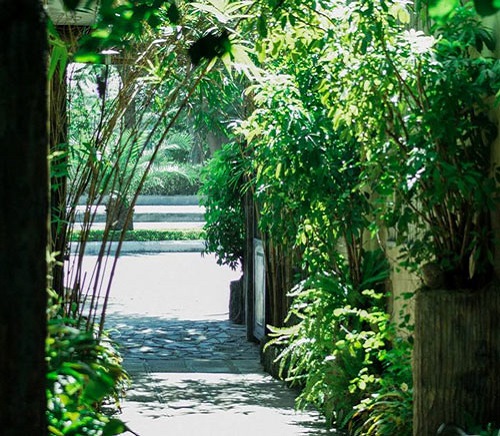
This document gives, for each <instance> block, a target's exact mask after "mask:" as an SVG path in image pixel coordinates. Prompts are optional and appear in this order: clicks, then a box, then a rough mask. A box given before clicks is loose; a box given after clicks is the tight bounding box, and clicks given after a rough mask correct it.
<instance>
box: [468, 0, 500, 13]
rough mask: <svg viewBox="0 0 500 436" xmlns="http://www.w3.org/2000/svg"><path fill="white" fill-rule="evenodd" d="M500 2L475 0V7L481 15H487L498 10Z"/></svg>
mask: <svg viewBox="0 0 500 436" xmlns="http://www.w3.org/2000/svg"><path fill="white" fill-rule="evenodd" d="M498 3H499V2H498V1H496V0H474V7H475V8H476V11H477V13H478V14H479V15H482V16H483V17H485V16H488V15H493V14H495V13H497V12H498V9H499V6H500V5H499V4H498Z"/></svg>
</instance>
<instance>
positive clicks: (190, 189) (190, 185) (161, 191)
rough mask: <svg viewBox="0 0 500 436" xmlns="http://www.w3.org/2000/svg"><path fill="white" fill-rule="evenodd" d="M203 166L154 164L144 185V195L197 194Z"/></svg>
mask: <svg viewBox="0 0 500 436" xmlns="http://www.w3.org/2000/svg"><path fill="white" fill-rule="evenodd" d="M200 172H201V167H199V166H192V165H177V164H167V165H164V166H159V165H158V166H153V167H152V168H151V171H150V172H149V174H148V176H147V178H146V180H145V182H144V185H143V186H142V188H141V194H143V195H196V194H197V192H198V190H199V188H200V185H201V181H200Z"/></svg>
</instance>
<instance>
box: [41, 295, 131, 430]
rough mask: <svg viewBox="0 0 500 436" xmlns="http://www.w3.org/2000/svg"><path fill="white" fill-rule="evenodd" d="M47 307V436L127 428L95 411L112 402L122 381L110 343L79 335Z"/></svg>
mask: <svg viewBox="0 0 500 436" xmlns="http://www.w3.org/2000/svg"><path fill="white" fill-rule="evenodd" d="M58 313H59V309H58V306H57V305H53V306H52V307H51V314H50V319H49V322H48V338H47V342H46V355H47V365H48V372H47V421H48V430H49V434H51V435H57V436H60V435H75V436H76V435H78V436H83V435H89V436H91V435H99V436H100V435H102V436H111V435H115V434H122V433H124V432H126V431H127V427H126V426H125V425H124V424H123V423H122V422H121V421H119V420H117V419H114V418H111V417H110V416H108V415H106V414H105V413H103V412H102V411H101V410H100V409H101V406H103V405H104V403H105V402H106V401H109V400H112V401H113V402H115V403H117V402H118V400H119V398H120V397H121V396H122V394H123V389H124V388H125V386H126V384H127V380H128V376H127V374H126V373H125V372H124V370H123V368H122V366H121V363H122V359H121V357H120V354H119V353H118V351H117V350H116V348H115V345H114V344H113V343H112V342H111V341H110V340H109V339H107V338H106V337H101V338H100V339H98V338H96V336H95V335H94V334H93V333H92V332H85V331H83V330H81V329H80V328H79V327H78V326H76V325H75V322H74V321H72V320H71V319H67V318H62V317H60V316H59V315H58Z"/></svg>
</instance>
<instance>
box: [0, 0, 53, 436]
mask: <svg viewBox="0 0 500 436" xmlns="http://www.w3.org/2000/svg"><path fill="white" fill-rule="evenodd" d="M0 10H1V11H2V12H1V15H0V41H1V42H2V43H1V44H0V89H1V90H2V91H1V95H0V147H1V159H0V205H1V206H0V208H1V209H0V210H1V212H0V289H1V292H2V301H1V304H0V374H1V377H2V381H1V382H0V433H1V434H2V435H3V436H19V435H26V436H27V435H37V436H44V435H46V434H47V425H46V418H45V411H46V396H45V385H46V382H45V377H46V364H45V338H46V322H47V319H46V316H47V315H46V312H47V263H46V250H47V236H48V225H49V224H48V207H49V206H48V203H49V198H48V197H49V183H48V177H49V176H48V165H47V155H48V135H47V95H46V93H47V83H46V82H47V78H46V70H47V57H46V54H47V35H46V27H45V26H46V23H45V19H44V14H43V11H42V3H41V2H40V1H39V0H18V1H15V2H13V1H5V0H0Z"/></svg>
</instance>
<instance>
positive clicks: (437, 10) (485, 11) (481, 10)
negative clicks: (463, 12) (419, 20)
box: [429, 0, 500, 22]
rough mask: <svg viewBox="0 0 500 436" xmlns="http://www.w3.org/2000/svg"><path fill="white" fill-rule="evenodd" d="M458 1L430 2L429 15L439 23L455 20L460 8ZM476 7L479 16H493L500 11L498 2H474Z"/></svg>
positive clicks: (484, 0)
mask: <svg viewBox="0 0 500 436" xmlns="http://www.w3.org/2000/svg"><path fill="white" fill-rule="evenodd" d="M460 6H461V2H459V1H458V0H431V1H430V2H429V15H430V16H431V18H433V19H434V20H436V21H438V22H446V21H448V20H450V19H452V18H453V16H454V14H455V13H456V12H457V10H458V9H459V8H460ZM474 7H475V9H476V11H477V13H478V14H479V15H482V16H483V17H484V16H488V15H493V14H496V13H497V12H498V10H499V9H500V3H499V2H498V1H496V0H474Z"/></svg>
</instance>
